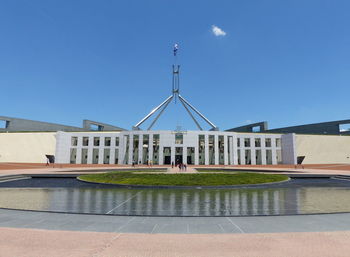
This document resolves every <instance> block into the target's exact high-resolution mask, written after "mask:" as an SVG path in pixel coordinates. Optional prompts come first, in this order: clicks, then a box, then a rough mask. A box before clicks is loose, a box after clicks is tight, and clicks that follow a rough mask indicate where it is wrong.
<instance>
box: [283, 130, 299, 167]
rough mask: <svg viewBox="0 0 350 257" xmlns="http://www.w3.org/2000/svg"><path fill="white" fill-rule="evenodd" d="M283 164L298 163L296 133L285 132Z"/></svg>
mask: <svg viewBox="0 0 350 257" xmlns="http://www.w3.org/2000/svg"><path fill="white" fill-rule="evenodd" d="M281 144H282V160H283V164H297V155H296V151H295V134H294V133H290V134H285V135H282V137H281Z"/></svg>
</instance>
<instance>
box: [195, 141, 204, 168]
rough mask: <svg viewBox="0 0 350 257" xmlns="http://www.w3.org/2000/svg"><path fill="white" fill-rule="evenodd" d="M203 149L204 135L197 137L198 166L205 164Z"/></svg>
mask: <svg viewBox="0 0 350 257" xmlns="http://www.w3.org/2000/svg"><path fill="white" fill-rule="evenodd" d="M204 149H205V137H204V135H198V154H199V165H204V164H205V150H204ZM192 161H193V160H192Z"/></svg>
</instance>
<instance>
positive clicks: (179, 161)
mask: <svg viewBox="0 0 350 257" xmlns="http://www.w3.org/2000/svg"><path fill="white" fill-rule="evenodd" d="M175 162H176V165H178V164H179V163H182V155H175Z"/></svg>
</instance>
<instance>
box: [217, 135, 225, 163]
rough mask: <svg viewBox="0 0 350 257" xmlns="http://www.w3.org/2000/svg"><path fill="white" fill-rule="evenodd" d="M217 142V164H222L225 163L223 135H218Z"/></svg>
mask: <svg viewBox="0 0 350 257" xmlns="http://www.w3.org/2000/svg"><path fill="white" fill-rule="evenodd" d="M218 144H219V164H220V165H224V163H225V154H224V153H225V141H224V136H219V138H218Z"/></svg>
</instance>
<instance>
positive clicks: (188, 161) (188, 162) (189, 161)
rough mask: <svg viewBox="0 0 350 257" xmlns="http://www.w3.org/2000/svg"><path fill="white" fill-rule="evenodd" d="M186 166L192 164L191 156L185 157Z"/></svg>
mask: <svg viewBox="0 0 350 257" xmlns="http://www.w3.org/2000/svg"><path fill="white" fill-rule="evenodd" d="M187 164H189V165H191V164H193V163H192V156H187Z"/></svg>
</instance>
